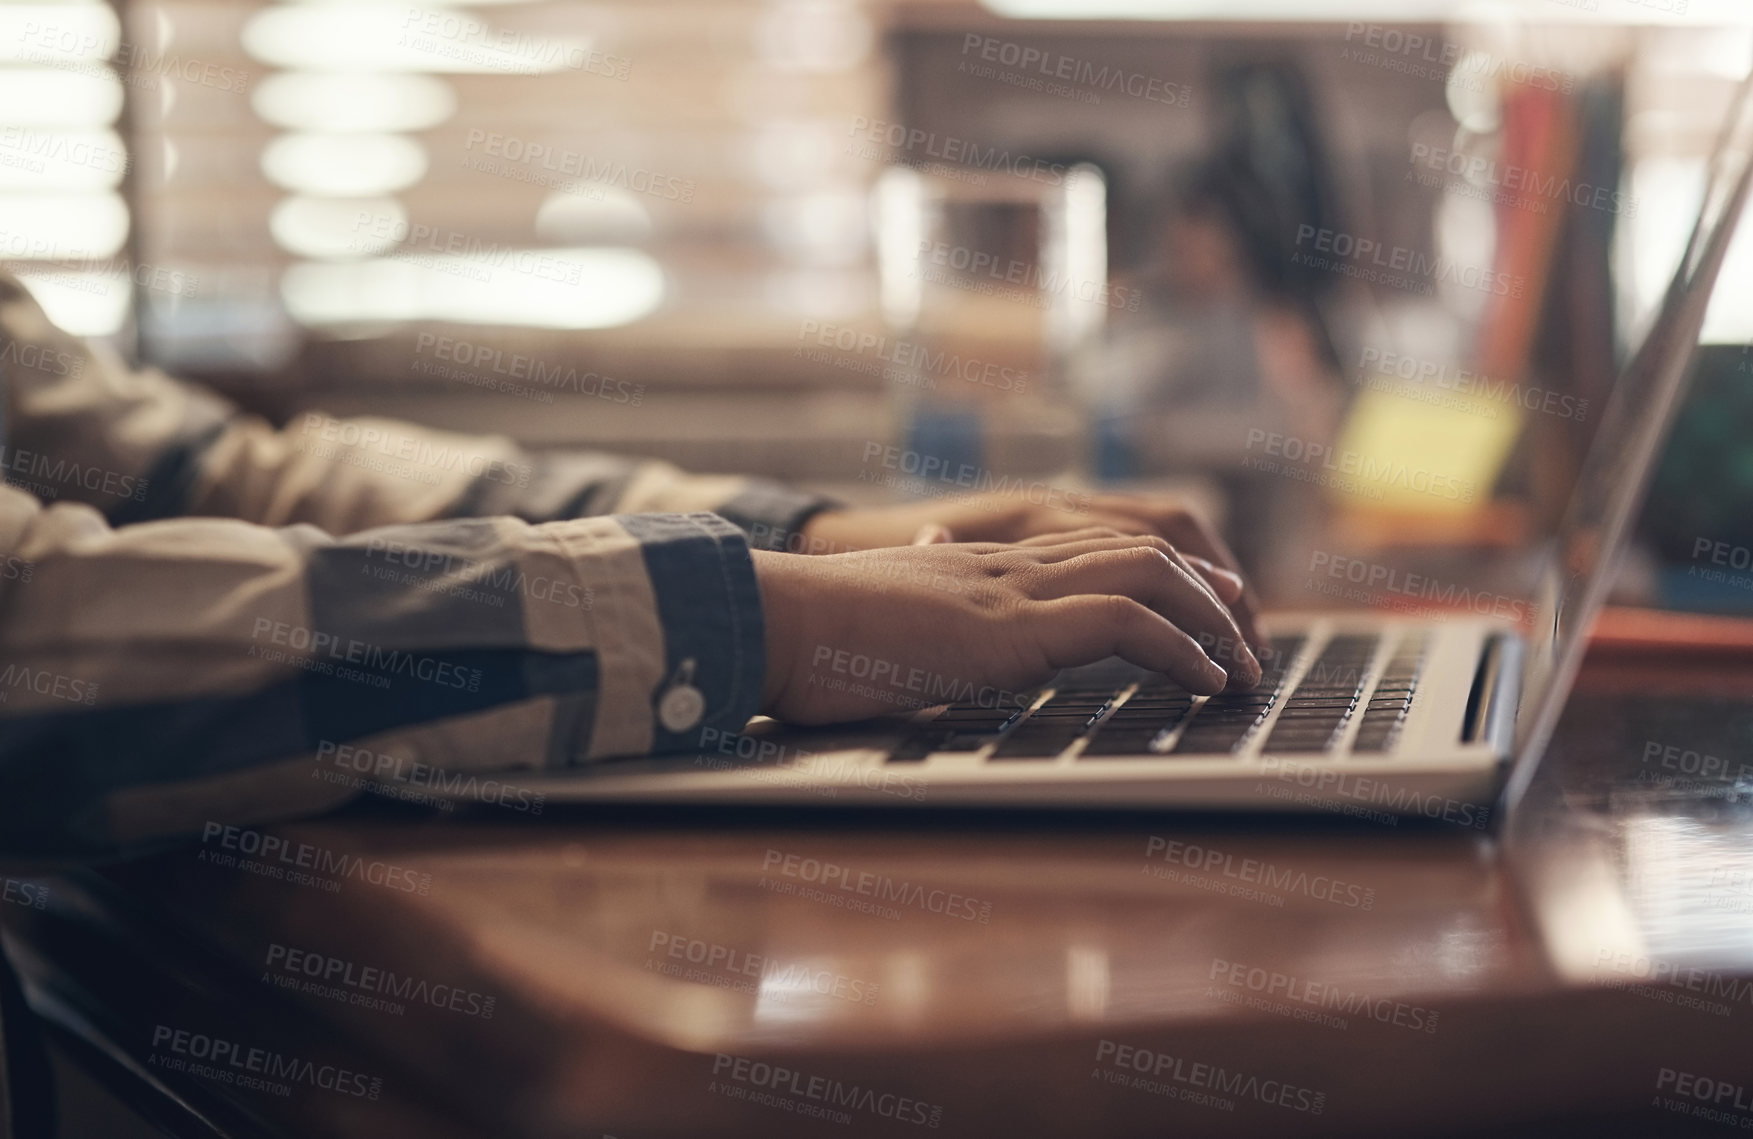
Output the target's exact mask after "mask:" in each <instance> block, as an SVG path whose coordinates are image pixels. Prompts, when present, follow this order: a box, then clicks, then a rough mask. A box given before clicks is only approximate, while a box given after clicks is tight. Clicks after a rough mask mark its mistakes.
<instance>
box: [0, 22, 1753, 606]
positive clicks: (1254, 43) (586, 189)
mask: <svg viewBox="0 0 1753 1139" xmlns="http://www.w3.org/2000/svg"><path fill="white" fill-rule="evenodd" d="M1750 62H1753V9H1749V8H1748V7H1747V5H1746V3H1745V0H1523V2H1521V3H1513V4H1503V3H1498V4H1486V5H1481V4H1460V3H1447V2H1438V0H1397V2H1392V3H1389V2H1383V0H1224V2H1222V3H1218V2H1215V0H1084V2H1080V0H984V2H978V0H596V2H589V3H585V2H573V0H538V2H532V3H520V2H504V3H474V4H454V5H452V4H438V3H433V4H410V3H407V2H406V0H394V2H391V0H385V2H374V0H345V2H335V3H320V2H309V3H297V2H280V3H257V2H254V0H144V2H121V3H119V4H106V3H103V2H102V0H64V2H59V3H4V4H0V261H3V262H4V263H5V264H6V266H7V267H8V268H9V269H11V270H12V271H13V272H15V273H17V274H18V275H19V276H20V277H21V278H23V279H24V280H25V281H26V282H27V283H28V284H29V285H30V287H31V288H32V290H33V291H34V292H35V293H36V294H37V295H38V297H39V299H40V300H41V301H42V302H43V304H44V305H45V307H46V308H47V309H48V311H49V312H50V314H51V316H53V317H54V318H55V319H56V320H57V322H59V323H60V324H62V325H63V326H64V327H66V328H68V329H69V330H71V331H75V332H78V333H82V334H85V335H89V336H93V337H99V338H104V339H107V340H109V341H110V342H111V343H113V344H114V345H115V347H116V348H117V349H118V350H119V351H121V352H122V353H124V354H125V355H128V356H130V357H133V358H136V359H138V360H141V361H143V362H146V363H151V364H156V365H159V366H162V367H164V368H166V369H168V370H171V371H174V372H176V373H179V374H181V375H185V376H188V377H191V378H194V379H198V380H201V381H204V382H207V383H210V384H212V385H214V386H215V387H217V388H220V389H221V390H223V391H225V392H226V393H227V394H229V395H231V396H232V397H234V398H236V399H238V400H239V401H241V402H242V403H244V404H245V405H247V406H249V407H251V408H253V409H255V410H259V411H261V412H263V413H265V414H268V415H269V416H271V417H273V418H275V419H277V420H284V419H287V418H289V417H290V416H292V415H294V414H296V413H298V412H299V411H301V410H304V409H307V408H314V407H320V408H323V409H325V410H327V411H329V412H332V413H335V414H341V415H354V414H365V413H372V414H388V415H395V416H400V417H405V418H408V419H414V420H419V421H422V422H425V423H429V424H432V425H435V426H440V427H447V428H453V429H459V430H469V431H495V432H503V433H505V434H508V435H511V436H513V437H515V438H517V439H519V440H520V441H522V442H524V443H525V444H527V445H530V446H533V447H566V446H579V447H590V448H599V449H607V450H613V451H621V452H628V453H637V454H647V455H654V456H659V457H664V458H668V459H671V460H673V461H675V462H677V463H680V464H682V465H684V466H686V467H689V468H691V469H696V470H713V471H739V472H751V473H757V474H765V475H771V476H776V477H780V478H785V479H790V480H794V481H796V482H799V483H803V484H806V485H809V486H811V487H815V488H818V489H823V490H827V491H829V492H831V493H835V494H838V495H840V496H842V497H844V498H847V499H849V500H852V501H860V502H880V501H887V500H892V499H895V498H908V497H920V496H924V495H932V496H941V495H947V494H950V493H957V492H961V491H964V490H1007V491H1011V492H1014V493H1020V494H1024V495H1027V496H1030V497H1032V498H1034V499H1035V500H1037V501H1051V502H1053V503H1055V504H1060V505H1063V504H1064V503H1066V502H1076V501H1077V499H1076V498H1075V495H1077V494H1080V493H1083V492H1087V491H1089V490H1092V489H1101V488H1115V489H1167V490H1170V491H1172V492H1174V493H1179V494H1183V495H1185V496H1186V497H1187V498H1188V499H1189V500H1190V501H1191V502H1194V503H1197V504H1199V505H1201V506H1202V507H1203V508H1204V509H1207V510H1209V511H1211V512H1212V513H1213V514H1215V515H1217V516H1218V517H1220V518H1221V519H1223V520H1224V523H1225V526H1226V529H1227V530H1228V531H1229V533H1230V534H1231V535H1232V536H1233V538H1234V540H1235V543H1236V545H1237V546H1238V549H1239V551H1240V552H1241V554H1242V556H1243V559H1244V561H1245V562H1247V563H1248V565H1249V567H1250V568H1251V569H1252V570H1253V572H1254V573H1255V574H1256V576H1257V577H1258V578H1259V579H1260V581H1261V583H1262V585H1263V587H1264V588H1265V590H1266V592H1267V593H1268V595H1269V597H1270V598H1271V599H1272V600H1273V601H1274V602H1276V603H1277V604H1280V605H1287V606H1310V607H1313V606H1321V607H1332V606H1343V605H1373V606H1390V607H1394V608H1398V609H1402V610H1406V611H1411V612H1422V611H1427V610H1430V609H1442V608H1453V607H1457V606H1459V607H1463V608H1468V609H1472V610H1474V611H1478V612H1483V613H1496V615H1499V616H1509V617H1512V618H1513V617H1520V616H1522V615H1523V614H1522V612H1521V611H1520V609H1519V608H1518V606H1520V602H1519V601H1517V600H1516V599H1517V598H1520V597H1522V596H1524V595H1525V593H1526V590H1527V587H1528V583H1529V565H1528V563H1529V557H1530V554H1531V552H1532V551H1535V550H1537V549H1538V548H1539V544H1540V541H1541V539H1542V538H1543V537H1544V536H1545V535H1546V534H1548V533H1550V532H1551V530H1552V528H1553V525H1554V522H1555V520H1556V518H1557V515H1558V513H1559V512H1560V510H1561V509H1562V506H1563V503H1564V502H1565V499H1566V497H1567V495H1568V493H1569V490H1570V487H1571V483H1572V480H1573V479H1574V474H1575V471H1576V467H1577V463H1578V460H1579V456H1580V454H1581V452H1582V450H1583V449H1584V448H1585V447H1586V446H1587V444H1588V442H1589V440H1590V438H1591V435H1592V432H1593V429H1594V427H1595V424H1596V423H1597V422H1598V419H1599V415H1600V413H1601V411H1602V409H1603V401H1604V399H1605V397H1606V395H1607V392H1608V390H1609V388H1610V385H1611V381H1612V378H1613V376H1614V373H1615V370H1616V368H1617V367H1618V365H1619V363H1620V362H1621V361H1622V360H1623V358H1624V356H1625V354H1626V353H1627V351H1628V349H1629V348H1630V347H1632V346H1634V345H1635V344H1636V342H1637V338H1638V336H1639V335H1640V333H1641V330H1642V327H1643V322H1645V321H1646V320H1647V319H1648V317H1649V315H1650V313H1651V310H1652V308H1653V306H1654V304H1655V303H1656V301H1657V300H1658V299H1659V297H1660V294H1661V291H1662V289H1663V288H1664V287H1665V285H1666V281H1667V278H1668V276H1669V274H1671V272H1672V271H1673V268H1674V265H1675V262H1676V260H1677V259H1678V257H1679V255H1680V251H1681V248H1682V245H1683V243H1684V240H1685V237H1686V233H1687V231H1688V229H1689V227H1690V224H1691V221H1692V218H1693V216H1694V212H1695V210H1696V207H1697V203H1698V199H1699V195H1700V193H1701V190H1702V184H1703V177H1704V166H1705V160H1706V158H1707V156H1708V154H1709V151H1710V147H1711V144H1712V142H1713V140H1714V137H1715V131H1716V128H1717V127H1718V125H1719V124H1720V121H1721V118H1722V114H1723V111H1724V108H1725V106H1726V103H1727V100H1728V97H1729V95H1730V93H1731V92H1732V90H1733V88H1734V86H1735V84H1736V83H1737V81H1738V80H1739V79H1740V78H1741V77H1742V76H1744V75H1745V74H1746V73H1747V70H1748V67H1749V64H1750ZM1706 337H1707V340H1708V341H1710V343H1711V344H1712V347H1711V348H1710V350H1709V351H1708V352H1707V353H1706V355H1705V356H1704V358H1703V360H1702V362H1701V364H1700V370H1699V373H1698V381H1697V384H1696V387H1695V390H1694V394H1693V396H1692V398H1691V400H1690V402H1689V405H1688V408H1687V410H1686V412H1685V413H1684V415H1683V418H1682V423H1681V427H1680V432H1679V435H1678V437H1677V438H1676V440H1675V443H1674V445H1673V446H1672V447H1670V449H1669V454H1668V455H1667V457H1666V459H1665V460H1664V464H1663V469H1662V472H1661V475H1660V477H1659V479H1658V484H1657V487H1656V489H1655V492H1654V495H1653V498H1652V503H1651V506H1650V508H1649V509H1648V510H1647V511H1646V518H1645V521H1644V524H1643V527H1642V541H1641V546H1640V550H1639V554H1638V556H1637V557H1636V558H1635V559H1634V564H1633V566H1632V568H1631V571H1630V572H1629V573H1628V574H1627V575H1626V578H1625V581H1624V582H1623V583H1622V586H1621V597H1622V599H1627V600H1633V601H1639V602H1642V603H1646V604H1656V605H1661V606H1665V607H1673V608H1692V609H1703V610H1717V611H1747V612H1753V565H1750V564H1749V563H1750V560H1753V396H1750V395H1749V392H1750V391H1753V388H1750V386H1749V382H1750V373H1753V353H1749V351H1748V348H1747V345H1748V343H1749V340H1750V338H1753V240H1747V239H1743V240H1742V241H1740V242H1739V245H1738V249H1737V251H1736V253H1735V255H1734V257H1733V258H1732V260H1731V263H1730V265H1729V267H1728V270H1727V278H1726V280H1725V282H1724V285H1723V286H1722V288H1721V290H1720V293H1719V296H1718V301H1717V304H1716V305H1715V307H1714V309H1713V312H1712V316H1711V319H1710V322H1709V327H1708V328H1707V333H1706Z"/></svg>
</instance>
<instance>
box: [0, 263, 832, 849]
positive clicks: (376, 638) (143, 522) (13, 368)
mask: <svg viewBox="0 0 1753 1139" xmlns="http://www.w3.org/2000/svg"><path fill="white" fill-rule="evenodd" d="M0 393H3V395H4V399H3V400H0V415H3V416H4V418H3V419H0V446H3V448H4V449H3V450H0V467H3V468H4V474H5V478H6V484H7V485H3V486H0V835H4V836H5V837H4V838H3V839H0V854H7V853H26V854H82V853H92V852H98V851H104V850H109V849H114V848H117V847H121V846H126V845H130V844H135V843H139V842H143V841H147V840H151V839H155V838H159V837H164V836H171V835H177V834H186V833H190V832H193V831H197V830H199V829H201V828H202V827H203V826H206V825H209V824H211V823H212V822H213V821H215V820H218V821H222V822H223V823H225V824H227V825H242V824H249V823H253V822H261V821H266V820H269V819H274V818H282V817H288V816H292V815H297V814H302V813H310V812H313V811H318V810H322V809H326V808H328V807H330V806H333V805H336V804H338V803H339V802H341V801H344V800H345V799H347V798H350V797H351V796H352V795H353V794H355V793H356V787H354V786H351V785H349V782H347V781H341V782H337V781H333V780H330V779H326V778H323V777H322V776H323V774H324V770H325V768H324V763H323V761H324V760H325V758H326V757H327V758H332V757H334V756H335V755H337V754H342V749H353V751H352V752H348V753H346V754H355V753H359V754H367V755H371V756H373V757H375V759H376V766H377V767H378V768H379V769H380V770H381V769H382V768H383V766H384V762H383V761H388V762H389V763H390V765H391V766H392V768H393V769H394V770H396V771H398V772H404V771H408V770H412V769H415V768H417V767H420V766H423V767H424V769H426V770H434V769H436V770H439V771H447V772H471V771H472V772H482V771H488V770H492V771H502V770H504V769H509V768H556V767H563V766H566V765H570V764H576V763H580V762H586V761H589V760H592V759H596V758H599V757H603V756H611V755H637V754H644V753H648V752H653V751H662V750H683V749H687V748H688V747H689V746H690V745H692V746H696V747H697V746H699V740H700V738H701V735H702V733H703V732H704V731H706V730H708V729H716V730H719V731H722V732H726V733H734V732H736V731H737V730H739V729H740V728H741V727H742V726H743V724H744V722H745V721H746V720H747V719H748V717H749V716H750V715H752V714H753V713H754V712H755V710H756V708H757V705H758V702H759V698H760V692H761V684H762V678H763V671H764V668H765V647H764V645H763V641H762V620H761V608H760V594H759V590H758V587H757V583H756V580H755V575H754V567H753V562H752V559H751V558H750V555H749V549H750V546H751V540H750V537H749V532H753V533H754V534H755V535H756V536H757V541H758V542H759V544H762V545H769V546H772V545H780V546H782V545H783V544H784V542H785V540H786V536H787V535H789V534H790V533H791V532H793V531H794V530H795V529H796V527H797V526H798V525H800V524H801V521H802V520H803V519H804V518H806V517H807V516H808V515H809V514H810V513H812V512H813V511H814V510H817V509H820V508H821V507H822V506H823V505H825V503H823V502H822V501H821V500H818V499H813V498H809V497H807V496H801V495H795V494H792V493H791V492H788V491H784V490H782V489H780V488H777V487H771V486H767V485H764V484H759V483H755V482H751V481H749V480H741V479H702V478H694V477H689V476H685V475H682V474H681V473H680V472H678V471H676V470H675V469H674V468H671V467H668V466H666V465H664V464H658V463H649V462H633V461H627V460H622V459H614V458H607V457H597V456H580V455H551V456H549V455H532V454H528V453H525V452H523V451H520V450H519V449H517V448H516V447H514V446H513V445H511V444H510V443H509V442H507V441H504V440H499V439H483V438H474V437H466V436H459V435H450V434H443V433H438V432H432V431H426V430H423V429H419V428H415V427H411V426H408V425H406V424H401V423H395V422H390V421H376V420H347V421H338V420H332V419H328V418H326V417H321V416H317V417H306V418H305V419H303V420H300V421H298V422H295V423H294V424H293V425H292V426H291V427H290V428H288V429H286V430H282V431H276V430H274V429H272V428H271V427H269V426H268V425H267V424H265V423H263V422H261V421H259V420H256V419H253V418H249V417H242V416H238V415H237V414H235V413H234V411H233V409H232V408H231V407H229V406H228V405H227V404H225V403H224V402H223V401H221V400H219V399H218V398H216V397H214V396H212V395H210V394H208V393H206V392H203V391H201V390H199V389H196V388H193V387H189V386H186V385H183V384H180V383H178V382H176V381H174V380H171V379H169V378H168V377H165V376H163V375H161V374H158V373H152V372H136V371H131V370H129V369H127V368H125V367H123V366H122V365H121V364H120V363H119V362H117V361H116V360H114V359H113V358H111V357H108V356H106V355H105V354H104V353H103V352H102V351H100V350H97V349H93V348H91V347H88V346H86V345H85V344H83V343H81V342H80V341H78V340H75V339H73V338H70V337H67V336H65V335H63V334H62V333H60V332H59V331H58V330H56V329H55V328H54V327H53V326H52V325H50V324H49V323H48V322H47V320H46V319H45V318H44V317H43V315H42V313H41V311H40V310H39V309H38V308H37V306H36V305H35V304H34V303H33V302H31V301H30V299H29V297H28V296H27V295H26V294H25V293H24V292H23V290H22V289H21V288H20V287H19V286H18V285H17V284H16V282H13V281H12V280H10V279H9V278H5V277H4V276H3V275H0ZM666 696H668V697H671V699H669V700H668V701H666V700H665V697H666ZM352 782H354V783H356V782H357V781H352Z"/></svg>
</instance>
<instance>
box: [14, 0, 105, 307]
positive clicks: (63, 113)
mask: <svg viewBox="0 0 1753 1139" xmlns="http://www.w3.org/2000/svg"><path fill="white" fill-rule="evenodd" d="M120 40H121V29H120V27H119V25H118V24H117V21H116V17H115V13H114V12H112V11H111V10H110V8H109V7H108V6H106V5H104V4H103V3H101V2H100V0H69V2H67V3H60V4H8V5H4V6H0V262H4V263H5V265H6V267H7V268H8V269H10V270H11V271H12V272H14V273H16V274H17V275H18V277H19V279H21V280H22V281H24V282H25V284H26V285H28V286H29V287H30V289H31V291H32V292H33V293H34V294H35V295H36V297H37V299H38V301H39V302H40V303H41V304H42V306H43V308H44V309H45V310H46V311H47V312H48V314H49V316H50V318H51V319H53V320H54V321H55V323H57V324H59V325H60V326H61V327H63V328H65V329H67V330H68V331H69V332H74V333H77V334H80V335H86V336H106V335H109V334H111V333H114V332H116V331H118V330H120V329H121V328H122V327H123V325H124V324H125V323H126V321H127V318H128V309H129V301H130V298H131V291H132V287H131V281H130V277H129V273H128V270H127V262H126V261H125V259H124V258H123V257H122V253H123V250H124V248H125V246H126V244H127V240H128V225H129V218H128V208H127V205H126V203H125V202H124V201H123V199H122V196H121V194H120V193H119V188H120V186H121V184H122V180H123V177H124V175H125V174H126V172H127V169H128V151H127V147H126V145H125V144H124V142H123V140H122V138H121V136H120V135H119V134H117V133H116V131H115V130H114V129H113V128H114V126H115V124H116V122H117V121H118V120H119V119H120V117H121V113H122V82H121V79H120V78H119V77H118V76H117V75H116V73H115V71H114V69H113V68H111V66H110V64H109V60H110V57H111V56H112V55H113V54H114V53H115V51H116V49H117V47H118V45H119V43H120Z"/></svg>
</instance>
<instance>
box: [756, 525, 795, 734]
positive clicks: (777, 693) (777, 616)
mask: <svg viewBox="0 0 1753 1139" xmlns="http://www.w3.org/2000/svg"><path fill="white" fill-rule="evenodd" d="M804 532H805V533H806V534H807V533H808V527H807V526H806V527H805V531H804ZM749 556H750V557H751V558H752V559H753V560H754V563H755V582H756V584H757V586H758V587H759V588H760V591H761V622H762V641H763V643H764V644H765V645H766V650H767V653H766V655H767V659H766V661H765V664H764V666H763V667H764V668H765V672H764V673H763V674H762V679H761V711H762V712H766V711H768V710H769V709H771V708H772V707H773V706H774V705H775V704H777V703H778V701H779V698H780V697H781V696H782V695H783V694H784V692H785V683H786V680H787V679H788V678H789V677H790V676H791V670H792V653H793V649H794V646H795V645H796V644H797V623H798V610H799V608H800V604H799V599H798V589H797V582H796V570H797V567H796V565H795V563H796V562H798V561H800V560H801V557H800V555H797V554H779V553H773V552H771V551H768V550H751V551H750V552H749Z"/></svg>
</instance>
